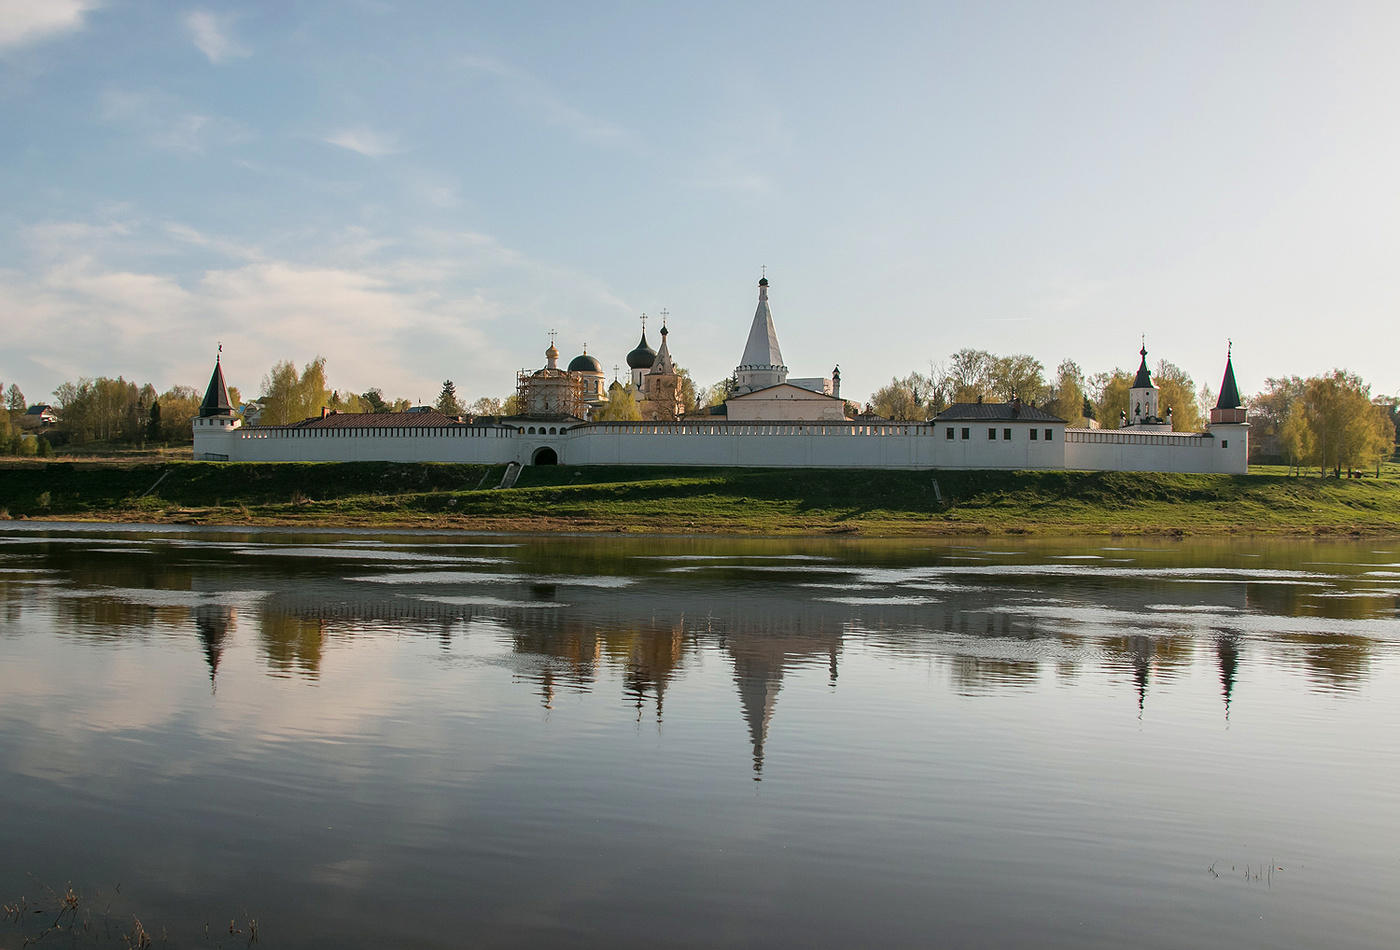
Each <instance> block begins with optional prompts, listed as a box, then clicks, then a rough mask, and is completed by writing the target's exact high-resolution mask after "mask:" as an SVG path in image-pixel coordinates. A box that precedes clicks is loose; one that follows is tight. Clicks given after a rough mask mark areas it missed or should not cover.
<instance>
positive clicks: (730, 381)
mask: <svg viewBox="0 0 1400 950" xmlns="http://www.w3.org/2000/svg"><path fill="white" fill-rule="evenodd" d="M737 386H738V383H736V382H735V381H734V377H733V376H727V377H725V378H724V379H721V380H720V381H719V382H717V383H715V384H713V385H710V386H705V387H704V388H702V389H701V390H700V392H699V393H698V394H697V396H698V399H699V402H700V408H701V409H709V408H712V407H714V406H719V405H722V404H724V403H725V402H727V401H728V400H729V397H730V396H732V395H734V390H735V389H736V388H737Z"/></svg>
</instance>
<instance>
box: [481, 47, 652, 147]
mask: <svg viewBox="0 0 1400 950" xmlns="http://www.w3.org/2000/svg"><path fill="white" fill-rule="evenodd" d="M458 62H459V63H460V64H461V65H463V66H465V67H466V68H468V69H474V70H477V71H479V72H484V73H489V74H490V75H492V76H496V77H498V78H500V79H503V80H505V81H506V82H507V83H508V84H509V85H510V86H511V88H512V90H513V91H514V94H515V99H516V101H517V102H518V103H520V105H522V106H523V107H525V108H527V109H529V110H531V111H533V112H534V113H535V114H536V115H538V116H539V117H540V118H541V119H542V120H543V121H544V122H545V123H547V124H549V125H553V126H557V127H559V128H563V129H567V130H569V131H570V132H573V133H574V134H575V135H577V136H578V137H579V138H581V139H583V140H585V141H588V142H592V143H594V144H598V145H627V144H631V143H633V142H634V141H635V138H636V136H634V135H633V134H632V133H631V132H630V131H628V130H627V129H626V128H624V127H622V126H620V125H618V124H616V123H614V122H609V121H608V120H606V119H600V118H598V117H597V116H594V115H590V114H589V113H587V112H584V111H583V110H582V109H579V108H577V107H576V106H573V105H571V104H569V103H568V102H565V101H564V100H563V99H561V98H560V97H559V96H557V95H555V94H554V92H553V91H552V90H551V89H550V88H549V86H548V85H546V84H545V83H544V82H543V81H542V80H540V79H538V78H537V77H535V76H532V75H530V74H529V73H526V72H523V71H521V70H519V69H516V68H514V67H513V66H509V65H507V64H505V63H502V62H501V61H500V60H498V59H493V58H491V57H490V56H464V57H462V58H461V59H460V60H458Z"/></svg>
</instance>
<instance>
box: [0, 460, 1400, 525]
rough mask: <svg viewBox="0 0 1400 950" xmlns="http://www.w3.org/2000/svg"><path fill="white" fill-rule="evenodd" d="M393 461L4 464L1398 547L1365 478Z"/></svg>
mask: <svg viewBox="0 0 1400 950" xmlns="http://www.w3.org/2000/svg"><path fill="white" fill-rule="evenodd" d="M503 474H504V468H503V467H501V466H494V467H488V466H480V465H442V464H427V463H425V464H400V463H390V462H335V463H314V462H296V463H259V464H240V463H218V462H168V463H149V464H143V463H131V464H111V463H99V462H49V463H42V462H32V463H11V464H9V465H8V466H7V467H5V468H3V469H0V509H4V511H5V514H6V515H7V516H8V517H12V518H17V517H23V518H30V519H45V520H68V521H72V520H83V521H136V522H167V523H168V522H181V523H199V524H305V525H318V526H325V527H334V526H371V527H376V526H382V527H392V526H402V527H449V528H461V529H466V530H489V531H496V530H524V531H544V530H560V529H563V530H574V531H623V532H689V533H743V534H794V533H799V534H802V533H806V534H821V533H843V532H859V533H862V534H880V535H895V534H901V535H919V534H930V535H956V534H988V533H990V534H1028V533H1035V534H1231V533H1247V534H1289V535H1313V534H1347V533H1363V534H1388V535H1400V469H1398V468H1397V466H1394V465H1391V466H1388V467H1387V469H1386V471H1385V472H1384V474H1383V476H1382V477H1381V478H1379V479H1377V478H1374V477H1371V478H1365V479H1341V480H1338V479H1323V478H1318V477H1316V476H1310V477H1291V476H1288V475H1286V474H1283V473H1282V470H1271V471H1270V472H1269V473H1266V474H1250V475H1171V474H1163V473H1151V472H1149V473H1129V472H978V471H919V472H908V471H889V470H878V471H877V470H860V471H852V470H805V469H804V470H793V469H662V468H651V467H648V468H625V467H614V466H583V467H577V468H575V467H568V466H566V467H557V468H549V467H533V468H526V469H525V470H524V471H523V472H522V473H521V475H520V479H519V481H518V482H517V484H516V485H515V487H513V488H509V489H499V488H497V487H495V486H498V485H499V484H500V483H501V478H502V475H503Z"/></svg>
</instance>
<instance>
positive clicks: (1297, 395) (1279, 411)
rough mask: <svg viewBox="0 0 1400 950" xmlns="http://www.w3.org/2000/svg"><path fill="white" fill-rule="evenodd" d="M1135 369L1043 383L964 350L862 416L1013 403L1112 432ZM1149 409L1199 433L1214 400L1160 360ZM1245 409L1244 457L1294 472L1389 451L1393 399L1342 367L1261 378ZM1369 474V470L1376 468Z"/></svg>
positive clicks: (1079, 373)
mask: <svg viewBox="0 0 1400 950" xmlns="http://www.w3.org/2000/svg"><path fill="white" fill-rule="evenodd" d="M1135 377H1136V372H1128V371H1126V370H1123V369H1116V368H1115V369H1114V370H1113V371H1111V372H1101V373H1095V374H1094V375H1092V376H1086V375H1085V374H1084V372H1083V370H1082V369H1080V367H1079V364H1077V363H1075V362H1074V361H1073V360H1065V361H1064V362H1062V363H1061V364H1060V365H1059V367H1057V369H1056V371H1055V375H1054V378H1053V379H1051V378H1048V377H1047V375H1046V373H1045V367H1044V365H1043V364H1042V363H1041V362H1040V361H1039V360H1037V359H1035V358H1034V357H1032V356H1027V355H1025V354H1016V355H1012V356H998V355H996V354H993V353H989V352H987V351H985V350H972V349H964V350H959V351H958V352H957V353H954V354H953V355H952V356H951V357H949V358H948V360H947V361H946V362H944V363H933V364H931V365H930V368H929V372H928V373H927V374H924V373H918V372H915V373H910V374H909V375H908V376H905V377H902V378H900V377H896V378H894V379H891V380H890V382H889V385H887V386H882V387H881V388H880V389H878V390H876V391H875V392H874V393H872V394H871V397H870V401H869V402H868V403H867V404H866V411H867V412H870V413H873V414H875V415H879V416H882V417H884V418H887V419H894V420H897V421H922V420H925V419H929V418H932V417H933V416H935V415H937V414H938V413H940V412H942V411H943V410H944V409H946V408H948V407H949V406H950V405H952V404H953V403H967V402H978V401H979V400H981V401H988V402H1011V401H1012V400H1014V399H1017V398H1019V399H1020V400H1021V401H1022V402H1026V403H1030V404H1032V405H1036V406H1039V407H1041V408H1043V409H1045V410H1046V411H1047V412H1050V413H1052V414H1053V415H1056V416H1059V417H1060V418H1061V419H1064V420H1066V421H1067V422H1068V423H1069V424H1070V425H1071V426H1084V425H1097V426H1098V427H1100V428H1104V429H1116V428H1118V427H1119V425H1120V424H1121V422H1122V420H1123V419H1124V418H1126V414H1127V411H1128V392H1129V390H1130V389H1132V385H1133V380H1134V378H1135ZM1152 381H1153V383H1154V384H1155V385H1156V386H1157V389H1158V405H1159V406H1160V411H1161V412H1162V413H1163V414H1164V415H1165V414H1166V413H1167V412H1168V411H1170V412H1171V414H1172V423H1173V428H1174V429H1175V430H1176V431H1178V432H1199V431H1201V430H1202V429H1203V428H1204V427H1205V423H1206V421H1207V420H1208V419H1209V418H1210V410H1211V409H1212V408H1214V406H1215V401H1216V394H1215V393H1214V392H1213V391H1212V390H1211V388H1210V386H1208V385H1203V386H1201V387H1200V388H1199V389H1198V388H1196V385H1195V382H1194V381H1193V380H1192V379H1191V376H1190V375H1189V374H1188V373H1186V372H1185V371H1184V370H1182V369H1181V368H1180V367H1179V366H1176V365H1175V364H1173V363H1170V362H1168V361H1167V360H1160V361H1158V363H1157V368H1156V371H1155V372H1154V373H1153V380H1152ZM1245 405H1246V407H1247V408H1248V409H1249V411H1250V422H1251V423H1252V424H1253V429H1252V430H1251V432H1250V445H1251V461H1274V460H1276V461H1279V462H1286V463H1287V464H1288V465H1289V466H1291V467H1293V468H1295V469H1302V468H1304V467H1308V466H1317V467H1318V468H1319V470H1321V471H1324V472H1327V471H1330V472H1332V473H1333V474H1334V475H1340V474H1341V473H1342V472H1351V471H1357V470H1360V469H1366V468H1371V467H1377V469H1378V466H1379V465H1380V463H1381V462H1383V461H1384V460H1385V459H1388V458H1390V457H1392V456H1393V455H1394V454H1395V433H1396V428H1397V425H1400V402H1397V400H1396V399H1394V398H1387V397H1380V398H1377V399H1373V398H1372V396H1371V388H1370V386H1369V385H1368V384H1366V383H1365V382H1364V381H1363V380H1362V379H1361V378H1360V377H1358V376H1357V375H1356V374H1354V373H1348V372H1347V371H1345V370H1340V369H1339V370H1333V371H1332V372H1331V373H1328V374H1325V375H1322V376H1314V377H1310V378H1307V379H1305V378H1303V377H1300V376H1289V377H1284V378H1280V379H1272V378H1270V379H1267V380H1265V389H1264V391H1263V392H1261V393H1258V394H1256V395H1254V396H1251V397H1249V398H1247V399H1245ZM1378 470H1379V469H1378Z"/></svg>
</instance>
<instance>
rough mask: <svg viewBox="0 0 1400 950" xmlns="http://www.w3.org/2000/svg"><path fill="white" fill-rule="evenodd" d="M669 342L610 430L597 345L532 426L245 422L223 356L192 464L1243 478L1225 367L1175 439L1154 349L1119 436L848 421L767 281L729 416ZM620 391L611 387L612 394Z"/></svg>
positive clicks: (1025, 418) (995, 422)
mask: <svg viewBox="0 0 1400 950" xmlns="http://www.w3.org/2000/svg"><path fill="white" fill-rule="evenodd" d="M668 335H669V331H668V329H667V328H666V326H665V325H664V324H663V326H662V328H661V347H660V349H659V350H652V349H651V347H650V346H648V345H647V339H646V329H645V325H644V326H643V330H642V338H641V342H640V343H639V344H638V346H637V347H636V348H635V349H633V350H632V351H631V352H630V353H628V354H627V365H628V368H629V370H630V371H631V382H632V386H633V392H634V394H635V395H636V396H637V398H638V405H639V407H640V408H641V410H642V416H643V421H641V422H601V421H595V420H594V419H593V416H594V415H595V414H596V412H597V410H598V408H599V407H601V406H602V405H604V404H605V403H606V402H607V399H608V392H609V389H605V388H604V375H603V368H602V365H601V364H600V363H599V362H598V360H597V358H596V357H593V356H590V355H589V354H588V352H587V347H585V348H584V352H583V353H582V354H581V355H579V356H577V357H575V358H574V359H573V360H572V361H571V362H570V363H569V366H568V368H567V369H561V368H560V367H559V365H558V360H559V351H558V350H557V349H556V348H555V346H554V344H553V343H552V342H551V343H550V345H549V349H548V350H546V351H545V360H546V365H545V367H544V368H543V369H540V370H536V371H534V372H526V371H523V370H522V371H521V372H520V373H519V374H518V376H517V395H518V396H519V404H520V406H521V407H522V409H523V412H522V415H520V416H516V417H510V418H503V419H496V418H492V419H482V420H474V419H463V418H455V417H450V416H445V415H443V414H442V413H440V412H437V411H436V410H433V409H427V408H424V409H417V410H413V411H409V412H397V413H375V414H369V413H363V414H361V413H339V412H331V411H329V410H324V409H323V410H322V413H321V415H320V416H317V417H313V418H310V419H306V420H303V421H301V422H297V423H293V424H290V425H278V426H263V425H244V424H243V421H242V420H241V419H240V418H238V416H237V415H236V413H235V411H234V408H233V406H231V405H230V404H229V400H228V392H227V390H226V387H225V385H224V376H223V368H222V365H221V363H220V362H219V360H218V359H216V361H215V364H214V373H213V376H212V377H211V378H210V380H209V388H208V391H207V392H206V393H205V396H204V402H203V404H202V405H201V406H200V410H199V417H198V418H196V419H195V420H194V457H195V459H197V460H205V461H234V462H307V461H325V462H334V461H390V462H458V463H472V464H485V465H506V464H509V463H512V462H514V463H517V464H520V465H559V464H562V465H670V466H722V467H761V468H784V467H788V468H902V469H939V468H950V469H951V468H962V469H1061V470H1066V469H1067V470H1089V471H1125V472H1150V471H1159V472H1221V473H1236V474H1243V473H1245V472H1247V471H1248V457H1249V422H1248V421H1247V418H1246V415H1247V414H1246V411H1245V408H1244V404H1243V402H1242V400H1241V399H1240V394H1239V388H1238V386H1237V385H1236V384H1235V371H1234V367H1233V363H1232V360H1231V356H1230V355H1229V354H1227V355H1226V360H1225V375H1224V379H1223V380H1222V382H1221V386H1220V398H1219V400H1218V402H1217V403H1216V406H1215V408H1214V409H1212V410H1211V413H1210V424H1209V425H1208V426H1207V427H1206V430H1205V431H1204V432H1189V433H1188V432H1176V431H1174V430H1173V428H1172V420H1171V411H1170V409H1169V410H1168V411H1167V415H1166V417H1165V418H1163V417H1161V416H1159V414H1158V412H1159V406H1158V400H1157V395H1158V392H1157V388H1156V386H1155V385H1154V384H1153V382H1152V376H1151V373H1150V372H1149V371H1148V369H1147V349H1146V347H1145V346H1144V348H1143V349H1142V351H1141V356H1142V362H1141V365H1140V366H1139V368H1138V372H1137V376H1136V378H1135V379H1134V380H1133V386H1132V389H1131V391H1130V393H1129V401H1128V405H1129V410H1130V412H1125V413H1124V414H1123V417H1122V418H1121V419H1120V420H1119V423H1120V424H1119V427H1118V428H1117V429H1083V428H1077V427H1071V426H1069V425H1068V424H1067V423H1066V421H1065V420H1064V419H1060V418H1057V417H1056V416H1053V415H1051V414H1050V413H1048V412H1046V411H1045V410H1043V409H1039V408H1037V407H1035V406H1032V405H1028V404H1023V403H1021V402H1020V401H1019V400H1017V401H1014V402H1010V403H985V402H977V403H958V404H954V405H952V406H950V407H949V408H947V409H946V410H944V411H943V412H941V413H939V414H938V415H937V416H935V417H934V418H932V419H929V420H927V421H925V422H891V421H881V420H868V419H865V418H860V419H852V418H849V417H848V416H847V415H846V410H845V401H844V400H843V399H842V398H841V374H840V370H839V369H834V370H832V373H831V376H829V377H806V378H793V377H790V376H789V375H788V368H787V366H786V365H784V363H783V355H782V349H781V348H780V347H779V345H778V331H777V328H776V326H775V324H774V322H773V313H772V310H771V309H770V307H769V302H768V279H767V277H764V278H763V279H762V280H760V281H759V282H758V308H757V310H756V311H755V312H754V317H753V322H752V323H751V324H750V327H749V334H748V338H747V340H746V342H745V344H744V350H743V355H742V357H741V358H740V360H739V363H738V365H737V366H736V367H735V370H734V377H733V384H734V385H733V391H732V393H731V394H730V395H729V397H728V399H727V400H726V401H725V402H724V403H723V404H722V405H720V406H716V407H714V408H712V409H709V410H701V411H698V412H697V411H694V410H693V407H687V406H685V405H684V404H683V402H682V401H681V398H680V385H679V382H680V381H679V378H678V376H677V374H676V368H675V363H674V360H673V358H672V356H671V352H670V344H669V340H668ZM612 386H613V387H618V386H620V384H619V383H618V382H616V381H614V382H613V384H612Z"/></svg>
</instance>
